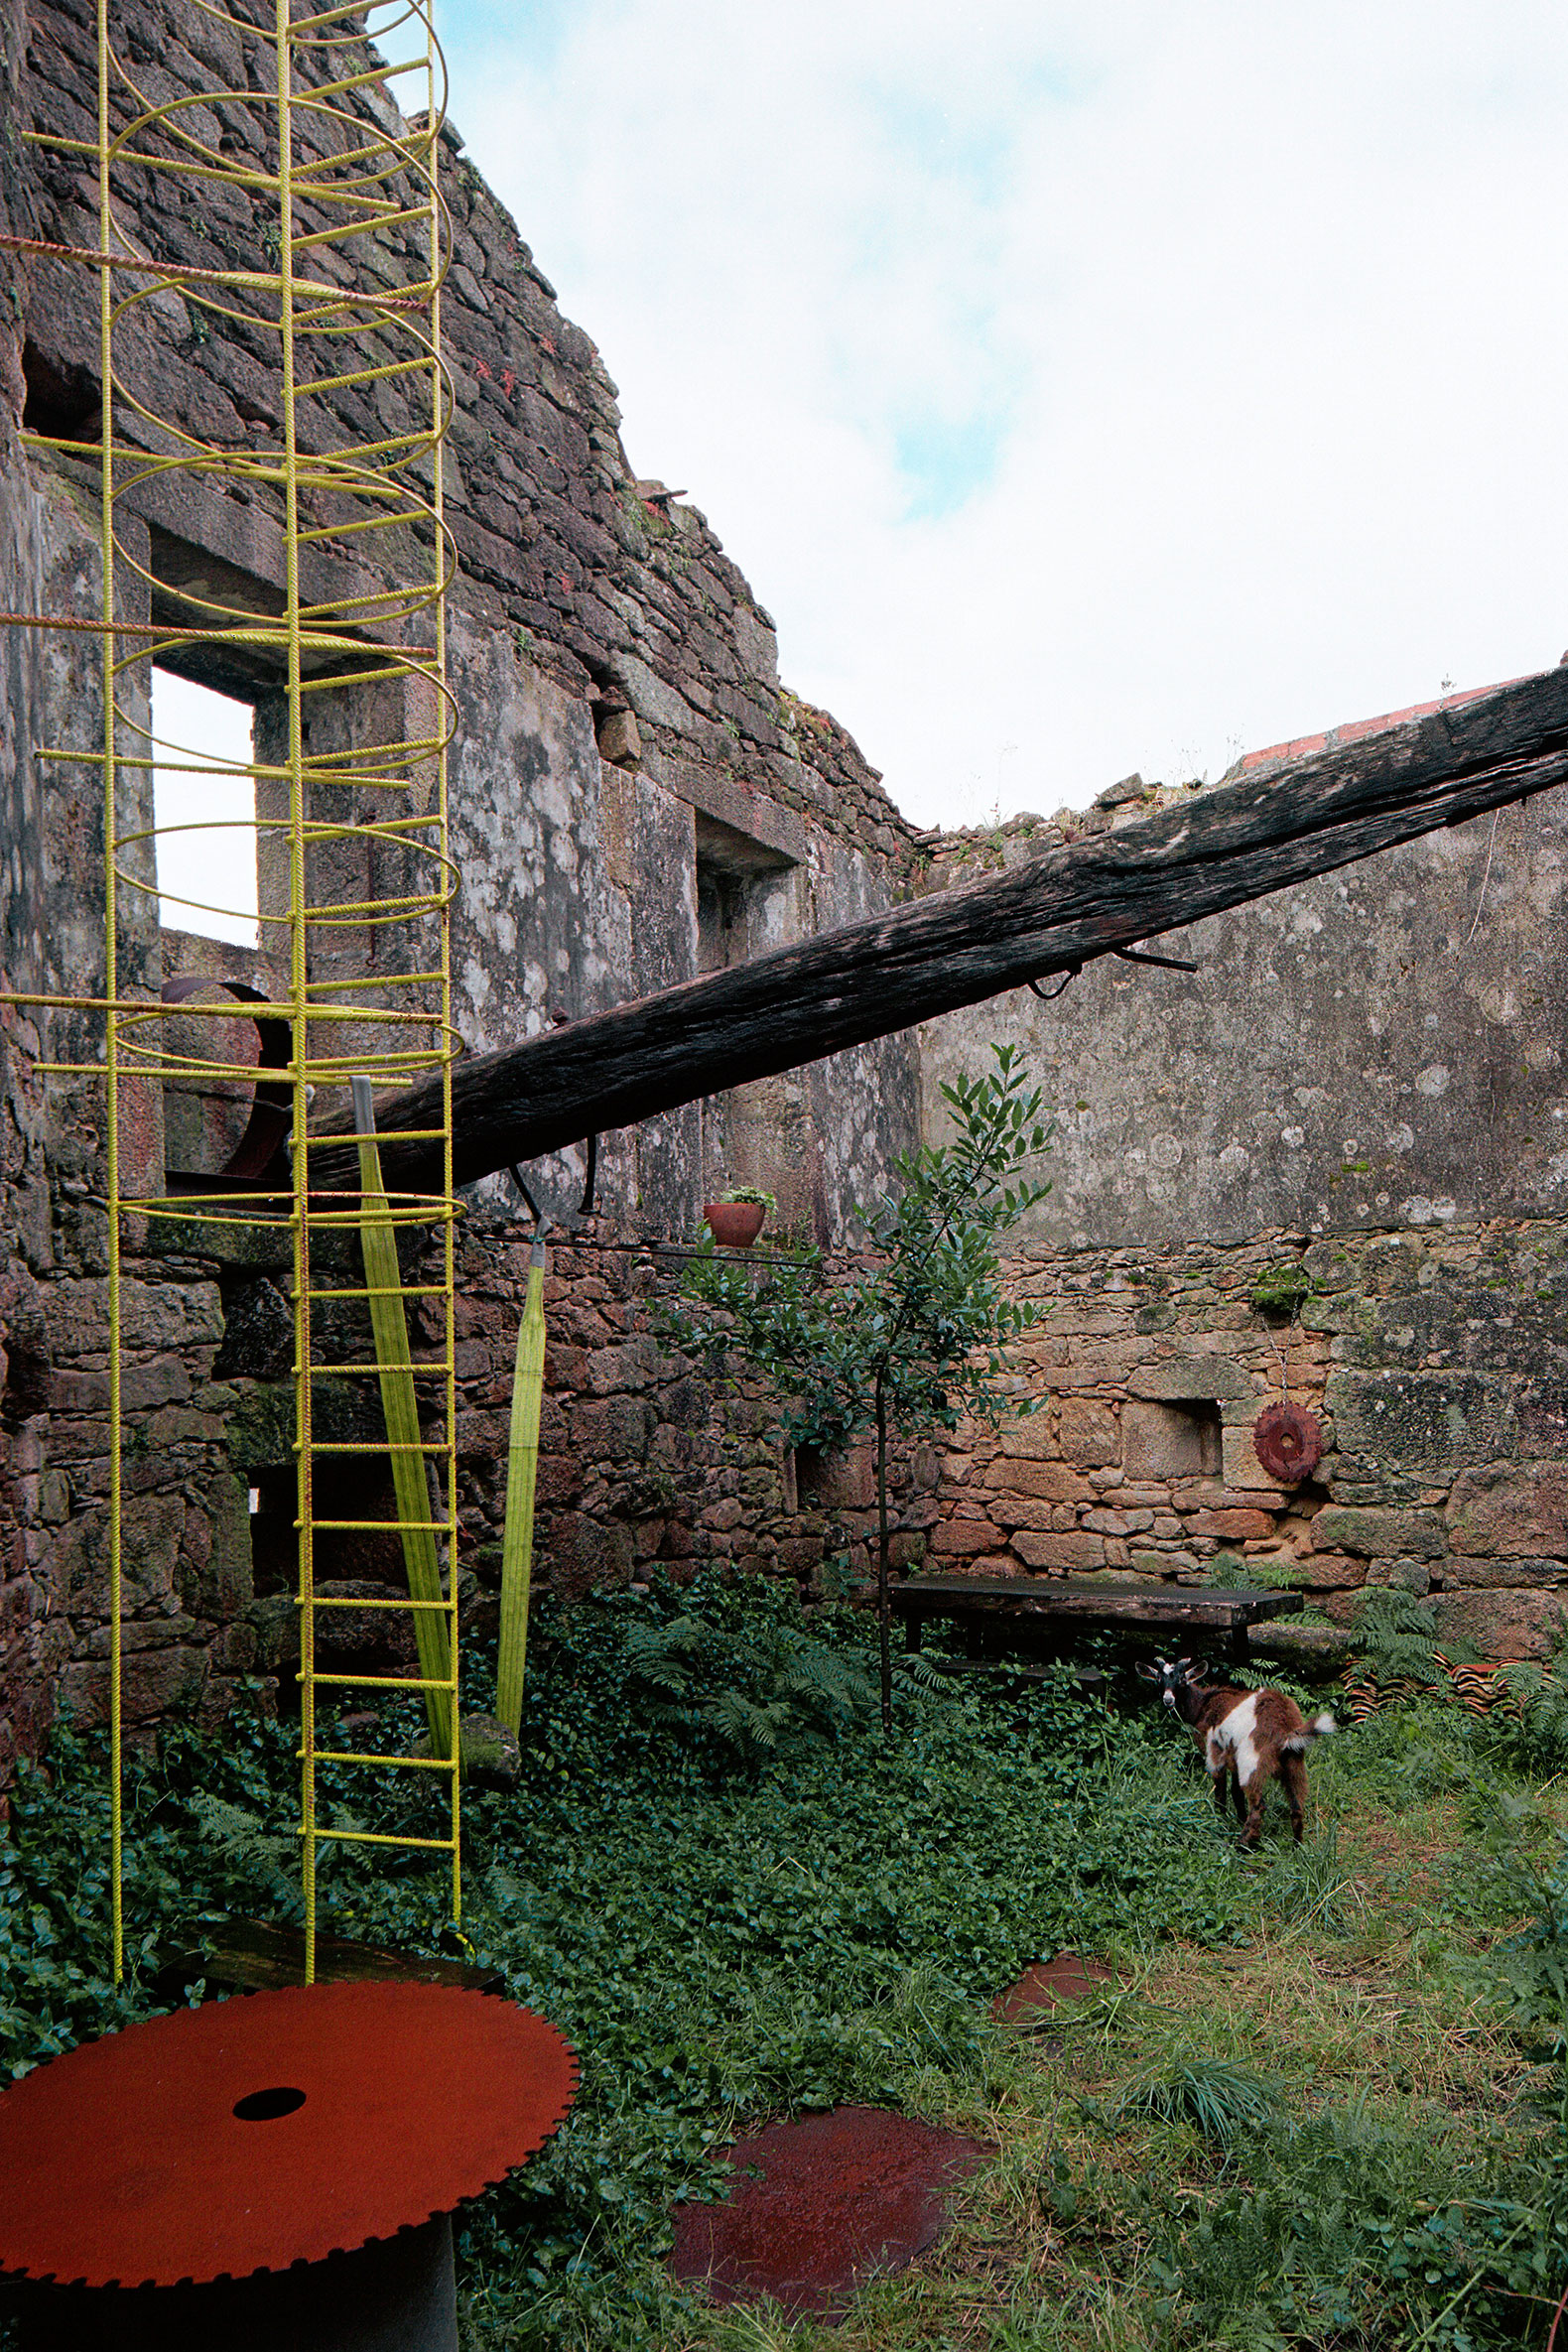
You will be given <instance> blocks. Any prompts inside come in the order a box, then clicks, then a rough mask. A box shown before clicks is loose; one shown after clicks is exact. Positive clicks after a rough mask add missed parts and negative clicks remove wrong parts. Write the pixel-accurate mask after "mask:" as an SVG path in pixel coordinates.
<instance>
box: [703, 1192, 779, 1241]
mask: <svg viewBox="0 0 1568 2352" xmlns="http://www.w3.org/2000/svg"><path fill="white" fill-rule="evenodd" d="M703 1215H704V1216H705V1217H706V1218H707V1220H708V1230H709V1232H710V1233H711V1234H712V1235H713V1237H714V1240H715V1241H717V1242H718V1243H719V1248H720V1249H749V1248H750V1246H751V1243H752V1242H753V1241H755V1240H756V1238H757V1236H758V1234H759V1233H760V1232H761V1231H762V1225H763V1220H764V1219H765V1218H766V1216H767V1210H766V1208H765V1207H764V1206H763V1204H762V1202H761V1201H710V1202H709V1203H708V1204H707V1206H706V1208H705V1209H704V1211H703Z"/></svg>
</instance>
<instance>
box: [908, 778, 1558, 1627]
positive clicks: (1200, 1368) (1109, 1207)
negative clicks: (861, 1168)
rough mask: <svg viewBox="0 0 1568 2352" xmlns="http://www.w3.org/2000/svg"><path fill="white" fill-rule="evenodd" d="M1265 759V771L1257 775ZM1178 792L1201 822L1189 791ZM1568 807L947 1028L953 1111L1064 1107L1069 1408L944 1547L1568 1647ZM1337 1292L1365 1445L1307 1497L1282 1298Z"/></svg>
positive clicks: (940, 1068)
mask: <svg viewBox="0 0 1568 2352" xmlns="http://www.w3.org/2000/svg"><path fill="white" fill-rule="evenodd" d="M1261 764H1263V762H1262V761H1261V760H1260V759H1259V758H1257V757H1254V759H1253V760H1252V761H1249V762H1248V765H1249V766H1257V765H1261ZM1136 781H1137V780H1136V779H1133V780H1129V783H1128V784H1127V785H1123V786H1118V787H1112V788H1111V792H1109V793H1108V794H1107V795H1105V796H1104V799H1103V801H1102V803H1101V804H1100V805H1098V806H1097V807H1096V808H1095V809H1093V810H1091V811H1089V812H1087V813H1086V814H1079V815H1077V816H1070V817H1068V818H1066V819H1065V820H1062V821H1058V822H1056V823H1053V824H1051V825H1047V824H1045V823H1044V822H1043V821H1041V820H1038V819H1026V820H1022V821H1019V822H1018V823H1016V824H1014V825H1013V826H1011V827H1008V828H1004V829H1000V830H999V831H997V832H995V833H993V834H990V835H980V836H977V835H970V836H965V837H954V838H949V839H948V840H946V841H944V842H942V843H940V844H935V845H929V846H928V849H927V855H926V860H925V870H924V874H923V880H924V883H925V885H926V886H928V887H942V886H945V884H946V883H947V882H949V881H950V880H952V879H954V878H958V877H962V876H964V875H966V874H968V873H970V872H972V871H973V870H974V869H975V868H976V866H977V865H984V864H989V863H996V862H1000V861H1003V860H1013V859H1016V858H1019V857H1026V856H1029V855H1037V854H1039V853H1040V851H1041V849H1045V848H1049V847H1050V846H1052V843H1053V841H1054V840H1055V839H1060V838H1062V836H1063V833H1064V832H1066V833H1069V834H1071V833H1072V832H1075V831H1086V830H1087V831H1090V832H1099V831H1106V830H1109V829H1110V828H1111V827H1112V826H1117V827H1119V826H1121V825H1126V824H1133V823H1135V822H1136V820H1137V817H1138V815H1139V814H1140V813H1141V811H1142V810H1143V809H1144V808H1146V807H1148V806H1150V805H1152V802H1151V800H1150V798H1148V797H1146V796H1145V797H1140V796H1139V794H1138V792H1137V791H1136V790H1134V789H1133V787H1134V786H1135V784H1136ZM1161 797H1162V798H1165V799H1168V798H1169V797H1170V796H1169V795H1161ZM1565 849H1568V793H1565V792H1562V791H1558V792H1554V793H1548V794H1545V795H1543V796H1542V797H1541V798H1540V799H1539V800H1536V801H1533V802H1531V803H1529V804H1528V805H1527V806H1526V807H1525V808H1523V809H1509V810H1504V811H1503V812H1501V814H1500V816H1499V818H1498V820H1497V823H1496V828H1495V829H1494V826H1493V822H1492V820H1491V819H1489V818H1482V819H1478V820H1475V821H1473V822H1472V823H1469V824H1466V825H1463V826H1459V827H1456V828H1454V829H1452V830H1450V831H1446V832H1440V833H1437V834H1433V835H1429V836H1427V837H1426V838H1425V839H1424V840H1422V841H1419V842H1415V843H1412V844H1410V845H1408V846H1407V847H1405V848H1403V849H1392V850H1388V851H1385V852H1384V853H1382V854H1381V855H1379V856H1376V857H1372V858H1368V859H1365V860H1363V861H1362V862H1360V863H1358V864H1356V865H1354V866H1351V867H1348V868H1346V869H1345V870H1344V871H1343V872H1341V873H1337V874H1328V875H1323V876H1321V877H1319V878H1317V879H1316V880H1314V881H1312V882H1310V883H1307V884H1304V885H1301V886H1300V887H1297V888H1294V889H1291V890H1287V891H1281V892H1279V893H1277V894H1276V895H1275V896H1273V897H1271V898H1267V899H1263V900H1260V901H1258V902H1256V903H1255V904H1253V905H1251V906H1248V907H1242V908H1239V909H1237V910H1235V911H1234V912H1233V913H1231V914H1228V915H1222V916H1215V917H1212V918H1210V919H1208V920H1206V921H1204V922H1202V923H1199V924H1195V925H1193V926H1192V927H1191V928H1190V929H1188V930H1186V931H1177V932H1171V933H1168V934H1166V935H1165V936H1164V937H1162V938H1161V939H1160V940H1158V941H1156V942H1152V943H1150V944H1151V946H1152V947H1154V948H1155V949H1157V951H1158V952H1160V953H1163V954H1168V955H1171V956H1178V957H1185V958H1188V959H1190V960H1191V961H1192V962H1194V963H1195V964H1196V965H1197V967H1198V969H1197V971H1196V973H1194V974H1193V975H1191V976H1187V975H1183V974H1176V973H1169V972H1162V971H1157V970H1141V971H1135V970H1134V969H1133V968H1132V967H1131V966H1128V965H1124V964H1119V963H1115V962H1111V961H1109V960H1108V961H1107V962H1104V963H1102V964H1099V965H1096V966H1092V967H1091V968H1090V969H1089V970H1088V971H1087V972H1086V973H1085V974H1084V975H1083V976H1082V978H1081V979H1079V980H1075V981H1074V982H1073V983H1072V984H1071V985H1070V986H1069V988H1068V989H1067V990H1066V992H1065V993H1064V994H1063V996H1062V997H1061V998H1060V999H1059V1000H1058V1001H1057V1002H1055V1003H1054V1004H1051V1005H1049V1006H1047V1005H1045V1004H1042V1003H1040V1002H1039V1001H1038V1000H1037V999H1035V998H1033V997H1031V996H1029V995H1027V994H1023V993H1021V994H1018V995H1014V996H1010V997H1007V998H1004V999H998V1000H997V1001H996V1002H995V1003H993V1004H990V1005H981V1006H979V1007H977V1008H975V1009H974V1010H973V1011H970V1012H965V1013H957V1014H953V1015H950V1016H948V1017H947V1018H946V1019H945V1020H943V1021H940V1022H935V1023H933V1024H931V1026H930V1027H929V1028H928V1029H927V1030H925V1031H923V1032H922V1040H921V1052H922V1069H923V1074H924V1084H925V1090H926V1115H927V1124H928V1127H929V1128H930V1129H931V1130H932V1131H933V1132H936V1131H939V1130H940V1120H941V1104H940V1100H939V1098H938V1097H937V1095H936V1092H935V1090H936V1088H937V1087H938V1086H939V1085H940V1083H941V1082H942V1080H943V1079H944V1078H946V1077H950V1076H951V1075H952V1073H953V1072H954V1071H955V1070H956V1069H958V1068H961V1067H966V1066H973V1064H974V1063H975V1062H976V1061H977V1060H978V1059H979V1058H980V1056H981V1055H982V1053H983V1051H984V1046H985V1042H986V1040H987V1039H990V1038H996V1039H998V1040H1000V1041H1002V1042H1008V1043H1012V1044H1016V1045H1018V1046H1020V1047H1021V1048H1022V1049H1023V1050H1024V1051H1025V1053H1026V1054H1027V1056H1028V1058H1029V1060H1030V1062H1031V1064H1032V1066H1033V1068H1034V1070H1035V1071H1036V1073H1037V1074H1038V1076H1039V1078H1040V1080H1041V1082H1042V1084H1043V1085H1044V1087H1045V1090H1046V1097H1047V1101H1048V1102H1049V1103H1051V1104H1052V1105H1054V1106H1055V1107H1056V1109H1057V1113H1058V1123H1057V1132H1056V1136H1055V1139H1054V1149H1053V1153H1052V1157H1051V1160H1050V1161H1049V1162H1048V1163H1047V1166H1046V1168H1045V1170H1044V1173H1045V1174H1046V1175H1047V1176H1048V1177H1050V1178H1051V1179H1052V1180H1053V1185H1054V1189H1053V1191H1052V1193H1051V1195H1050V1197H1049V1198H1048V1199H1047V1200H1046V1201H1045V1202H1043V1203H1042V1204H1041V1205H1040V1207H1039V1208H1038V1209H1036V1210H1035V1211H1033V1212H1032V1214H1031V1216H1030V1219H1029V1220H1028V1222H1027V1225H1026V1227H1025V1228H1024V1230H1023V1232H1022V1234H1021V1236H1020V1248H1019V1251H1018V1254H1017V1256H1016V1259H1015V1261H1014V1265H1013V1277H1014V1280H1015V1282H1016V1284H1017V1286H1018V1288H1019V1290H1020V1291H1021V1292H1022V1293H1023V1294H1024V1295H1026V1296H1030V1297H1032V1298H1034V1299H1036V1300H1037V1301H1038V1302H1039V1304H1040V1305H1041V1306H1042V1308H1043V1309H1044V1319H1043V1321H1042V1322H1041V1324H1040V1326H1039V1328H1038V1330H1037V1331H1036V1333H1035V1334H1033V1335H1032V1336H1031V1339H1030V1341H1029V1343H1028V1345H1027V1347H1026V1349H1025V1350H1024V1352H1023V1356H1024V1362H1025V1364H1026V1366H1027V1370H1028V1376H1029V1378H1030V1380H1031V1382H1038V1383H1039V1384H1041V1385H1043V1386H1046V1387H1048V1388H1049V1389H1050V1391H1051V1393H1052V1404H1051V1407H1050V1409H1049V1411H1048V1412H1046V1413H1045V1414H1043V1415H1041V1416H1040V1417H1039V1419H1038V1420H1035V1421H1026V1422H1023V1423H1021V1424H1020V1425H1019V1426H1018V1428H1017V1430H1016V1431H1015V1432H1014V1433H1012V1434H1008V1435H1004V1436H1003V1437H1002V1439H1001V1440H1000V1442H999V1444H998V1443H997V1442H995V1441H994V1440H993V1439H989V1438H987V1437H985V1436H984V1435H983V1433H976V1435H975V1440H974V1442H973V1443H972V1444H966V1445H964V1446H962V1447H961V1448H959V1449H957V1450H956V1451H954V1452H953V1453H951V1454H949V1456H948V1457H947V1459H946V1461H945V1464H944V1470H943V1478H942V1483H941V1489H940V1496H939V1498H938V1520H937V1524H936V1525H935V1527H934V1529H933V1531H932V1534H931V1538H930V1548H931V1554H932V1556H933V1557H934V1558H935V1559H940V1560H942V1561H944V1562H947V1563H949V1564H951V1565H954V1566H957V1565H959V1564H960V1563H966V1564H973V1565H974V1566H976V1567H978V1568H981V1569H995V1570H996V1571H997V1572H1000V1573H1008V1574H1023V1573H1033V1574H1045V1575H1065V1574H1069V1573H1072V1574H1085V1573H1089V1574H1094V1573H1111V1574H1114V1573H1121V1574H1127V1573H1132V1574H1137V1575H1149V1574H1153V1575H1159V1576H1169V1577H1175V1578H1177V1579H1178V1580H1182V1581H1190V1580H1192V1579H1193V1578H1195V1577H1198V1576H1201V1575H1203V1574H1204V1573H1205V1572H1206V1562H1207V1561H1208V1560H1209V1559H1210V1558H1211V1557H1212V1556H1213V1555H1214V1554H1215V1553H1216V1552H1217V1551H1222V1550H1223V1551H1230V1552H1233V1553H1240V1554H1242V1555H1243V1556H1244V1557H1246V1558H1252V1559H1257V1560H1259V1561H1262V1562H1269V1563H1273V1564H1276V1565H1277V1566H1278V1567H1279V1568H1280V1569H1281V1570H1283V1571H1288V1573H1289V1575H1290V1577H1291V1579H1292V1581H1294V1582H1297V1583H1299V1584H1301V1585H1302V1586H1303V1587H1305V1588H1306V1589H1307V1590H1308V1591H1309V1593H1310V1594H1311V1596H1312V1598H1313V1601H1314V1603H1315V1604H1316V1605H1317V1606H1319V1607H1320V1608H1321V1609H1323V1610H1324V1611H1325V1612H1326V1613H1327V1614H1328V1615H1329V1616H1330V1617H1332V1618H1334V1619H1336V1620H1337V1621H1339V1622H1341V1623H1344V1622H1345V1621H1346V1620H1347V1619H1348V1618H1349V1616H1350V1613H1351V1610H1352V1607H1353V1605H1354V1602H1355V1598H1356V1594H1357V1592H1358V1590H1359V1588H1361V1587H1362V1586H1364V1585H1366V1584H1369V1583H1371V1584H1378V1583H1382V1584H1388V1583H1395V1584H1401V1585H1405V1586H1408V1587H1409V1588H1410V1589H1412V1590H1413V1591H1415V1592H1418V1593H1422V1594H1425V1593H1428V1592H1430V1593H1431V1595H1432V1596H1433V1599H1434V1604H1435V1607H1436V1610H1437V1614H1438V1619H1439V1623H1440V1624H1441V1625H1442V1626H1444V1627H1445V1628H1447V1629H1449V1630H1451V1631H1452V1632H1454V1633H1464V1634H1465V1635H1466V1636H1467V1637H1468V1638H1470V1639H1473V1640H1475V1641H1476V1642H1478V1643H1479V1644H1480V1645H1481V1646H1482V1647H1483V1648H1484V1649H1486V1650H1488V1651H1490V1652H1492V1653H1494V1654H1498V1655H1503V1656H1519V1655H1538V1654H1541V1653H1542V1652H1544V1651H1545V1650H1546V1649H1547V1648H1548V1647H1549V1646H1550V1644H1551V1641H1552V1639H1553V1637H1554V1634H1555V1633H1556V1630H1557V1628H1558V1627H1559V1625H1560V1624H1563V1623H1568V1224H1565V1223H1564V1220H1563V1214H1562V1211H1563V1201H1564V1194H1565V1189H1568V1081H1565V1077H1564V1059H1565V1053H1568V1034H1565V1021H1564V1005H1565V1003H1568V912H1565V906H1564V896H1563V880H1564V865H1565ZM1296 1267H1299V1268H1301V1269H1302V1271H1303V1272H1304V1274H1305V1275H1306V1277H1307V1278H1308V1279H1309V1281H1310V1283H1311V1286H1312V1288H1311V1295H1310V1296H1309V1297H1308V1299H1307V1300H1306V1302H1305V1304H1304V1306H1303V1308H1302V1312H1301V1318H1300V1322H1299V1325H1298V1326H1297V1327H1296V1328H1295V1329H1294V1330H1292V1331H1290V1332H1289V1333H1288V1355H1289V1382H1290V1394H1291V1396H1292V1397H1293V1398H1294V1399H1295V1400H1296V1401H1297V1402H1300V1403H1304V1404H1306V1405H1308V1406H1309V1407H1310V1408H1311V1409H1312V1410H1313V1411H1314V1412H1316V1413H1317V1414H1318V1415H1319V1416H1320V1417H1321V1419H1322V1421H1323V1425H1324V1432H1325V1437H1326V1441H1327V1450H1326V1452H1325V1455H1324V1458H1323V1461H1322V1462H1321V1464H1320V1465H1319V1467H1318V1469H1317V1471H1316V1473H1315V1475H1314V1477H1313V1478H1312V1479H1311V1480H1310V1481H1308V1482H1306V1483H1305V1484H1303V1486H1302V1487H1300V1488H1299V1489H1298V1490H1296V1492H1295V1493H1294V1494H1287V1493H1286V1492H1285V1491H1284V1490H1282V1489H1281V1488H1280V1487H1279V1486H1278V1485H1277V1483H1276V1482H1275V1481H1273V1480H1272V1479H1270V1478H1269V1477H1268V1476H1267V1474H1266V1473H1265V1472H1264V1471H1263V1469H1262V1466H1261V1464H1260V1463H1259V1462H1258V1460H1257V1458H1256V1453H1255V1450H1254V1448H1253V1445H1252V1439H1251V1429H1252V1424H1253V1422H1254V1420H1255V1419H1256V1416H1257V1414H1258V1412H1259V1410H1260V1409H1261V1408H1262V1407H1263V1406H1264V1405H1265V1404H1268V1403H1270V1402H1273V1401H1277V1399H1278V1397H1279V1395H1280V1391H1281V1372H1280V1361H1279V1354H1278V1349H1277V1347H1276V1344H1275V1343H1276V1339H1283V1338H1285V1337H1286V1327H1285V1325H1284V1324H1283V1322H1282V1321H1281V1320H1279V1319H1277V1318H1271V1317H1267V1316H1265V1315H1263V1314H1261V1313H1259V1312H1258V1311H1257V1310H1256V1309H1255V1308H1254V1307H1253V1306H1252V1305H1251V1304H1250V1296H1251V1293H1252V1291H1253V1289H1254V1287H1255V1286H1256V1284H1257V1283H1258V1281H1259V1278H1260V1277H1261V1276H1263V1275H1264V1274H1265V1273H1267V1272H1268V1271H1269V1270H1270V1269H1276V1270H1277V1269H1279V1268H1285V1269H1291V1268H1296Z"/></svg>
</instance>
